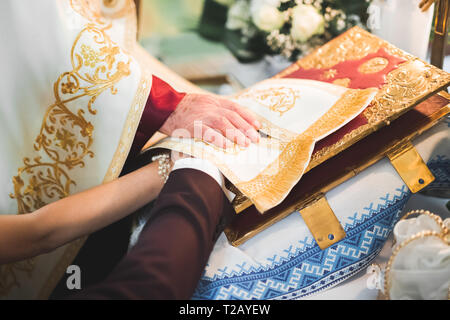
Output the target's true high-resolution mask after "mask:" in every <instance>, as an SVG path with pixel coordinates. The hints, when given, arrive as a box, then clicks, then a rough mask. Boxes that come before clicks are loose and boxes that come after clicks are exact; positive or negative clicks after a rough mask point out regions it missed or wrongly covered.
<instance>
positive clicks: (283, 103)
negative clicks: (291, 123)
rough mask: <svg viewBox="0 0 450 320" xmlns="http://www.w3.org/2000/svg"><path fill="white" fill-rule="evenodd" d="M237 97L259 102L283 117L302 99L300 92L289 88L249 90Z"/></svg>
mask: <svg viewBox="0 0 450 320" xmlns="http://www.w3.org/2000/svg"><path fill="white" fill-rule="evenodd" d="M237 97H238V98H240V99H242V98H250V99H252V100H254V101H257V102H258V103H260V104H261V105H263V106H265V107H266V108H268V109H270V110H271V111H273V112H277V113H278V114H279V115H280V117H281V116H283V114H284V113H286V112H287V111H289V110H291V109H292V108H293V107H294V106H295V103H296V101H297V99H299V98H300V92H298V91H297V90H294V89H292V88H287V87H278V88H271V89H270V90H264V89H262V90H252V89H249V90H246V91H244V92H243V93H241V94H238V95H237Z"/></svg>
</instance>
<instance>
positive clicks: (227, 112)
mask: <svg viewBox="0 0 450 320" xmlns="http://www.w3.org/2000/svg"><path fill="white" fill-rule="evenodd" d="M260 127H261V124H260V123H259V122H258V121H257V120H256V118H255V117H254V116H253V114H252V113H250V112H249V111H247V110H245V109H243V108H241V107H239V105H237V104H236V103H234V102H232V101H229V100H227V99H223V98H220V97H217V96H214V95H207V94H187V95H186V96H185V97H184V98H183V100H181V102H180V103H179V105H178V106H177V108H176V109H175V111H174V112H173V113H172V114H171V115H170V117H169V118H168V119H167V120H166V122H165V123H164V124H163V126H162V127H161V129H160V131H161V132H162V133H164V134H167V135H169V136H176V137H186V138H187V137H190V138H197V139H202V140H204V141H207V142H209V143H212V144H215V145H216V146H218V147H221V148H228V147H231V146H232V145H233V143H232V142H235V143H237V144H238V145H240V146H243V147H247V146H249V145H250V142H255V143H256V142H258V141H259V134H258V132H257V131H256V130H258V129H259V128H260Z"/></svg>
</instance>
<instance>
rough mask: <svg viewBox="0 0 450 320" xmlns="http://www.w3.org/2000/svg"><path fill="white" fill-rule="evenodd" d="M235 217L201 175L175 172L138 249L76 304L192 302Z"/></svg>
mask: <svg viewBox="0 0 450 320" xmlns="http://www.w3.org/2000/svg"><path fill="white" fill-rule="evenodd" d="M234 214H235V212H234V209H233V207H232V206H231V204H230V203H229V201H228V199H227V198H226V196H225V194H224V193H223V191H222V189H221V188H220V186H219V185H218V184H217V182H216V181H215V180H214V179H213V178H211V177H210V176H209V175H207V174H206V173H204V172H202V171H198V170H194V169H180V170H175V171H174V172H172V174H171V175H170V178H169V180H168V181H167V183H166V184H165V186H164V188H163V190H162V191H161V194H160V196H159V198H158V200H157V201H156V203H155V206H154V207H153V209H152V214H151V218H150V220H149V222H148V223H147V225H146V226H145V228H144V230H143V231H142V233H141V236H140V239H139V241H138V243H137V244H136V246H135V247H134V248H133V249H132V250H131V251H130V252H129V253H128V254H127V255H126V256H125V257H124V259H123V260H122V261H121V262H120V263H119V264H118V265H117V266H116V268H115V269H114V270H113V271H112V272H111V274H110V275H109V276H108V277H107V278H106V279H105V280H104V281H103V282H101V283H99V284H97V285H95V286H93V287H90V288H86V289H83V290H82V291H81V292H79V293H78V294H77V295H74V296H72V297H69V298H73V299H189V298H190V297H191V296H192V294H193V293H194V290H195V288H196V286H197V283H198V281H199V279H200V276H201V274H202V272H203V270H204V268H205V265H206V263H207V261H208V258H209V255H210V253H211V251H212V249H213V246H214V244H215V240H216V238H217V236H218V234H219V233H220V232H221V231H223V228H224V226H225V224H226V222H227V221H229V220H230V219H232V217H233V216H234Z"/></svg>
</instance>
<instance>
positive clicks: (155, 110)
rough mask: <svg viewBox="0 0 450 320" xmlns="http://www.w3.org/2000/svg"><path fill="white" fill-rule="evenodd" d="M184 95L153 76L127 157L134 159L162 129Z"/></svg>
mask: <svg viewBox="0 0 450 320" xmlns="http://www.w3.org/2000/svg"><path fill="white" fill-rule="evenodd" d="M185 95H186V93H184V92H183V93H181V92H178V91H175V90H174V89H173V88H172V87H171V86H170V85H169V84H167V83H166V82H165V81H163V80H161V79H159V78H158V77H155V76H153V81H152V89H151V91H150V95H149V96H148V99H147V103H146V105H145V109H144V112H143V113H142V117H141V121H140V123H139V127H138V129H137V131H136V135H135V137H134V141H133V145H132V146H131V150H130V154H129V157H134V156H135V155H137V154H138V153H139V151H140V150H141V149H142V147H143V146H144V145H145V143H146V142H147V141H148V140H149V139H150V138H151V137H152V136H153V134H154V133H155V132H156V131H158V130H159V129H160V128H161V127H162V125H163V124H164V122H165V121H166V120H167V118H168V117H169V116H170V115H171V114H172V112H173V111H174V110H175V109H176V107H177V106H178V104H179V103H180V101H181V100H182V99H183V98H184V96H185Z"/></svg>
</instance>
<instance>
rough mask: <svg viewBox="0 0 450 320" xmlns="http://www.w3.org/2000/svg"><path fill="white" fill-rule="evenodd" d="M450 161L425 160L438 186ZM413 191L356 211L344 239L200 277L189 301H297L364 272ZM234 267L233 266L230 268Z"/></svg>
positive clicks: (301, 245)
mask: <svg viewBox="0 0 450 320" xmlns="http://www.w3.org/2000/svg"><path fill="white" fill-rule="evenodd" d="M448 164H449V159H448V158H446V157H444V156H437V157H435V158H434V159H433V160H431V161H430V162H429V166H430V169H431V170H432V172H433V174H435V177H436V182H435V183H440V182H441V181H447V182H448V181H450V168H449V166H448ZM410 195H411V193H410V191H409V190H408V188H407V187H406V186H405V185H404V186H403V187H402V188H400V189H397V190H396V191H395V194H389V193H388V194H386V196H385V197H382V198H381V199H380V200H381V203H380V204H377V205H375V204H374V203H370V204H369V205H368V206H367V207H366V208H364V212H363V213H362V214H361V213H360V214H358V213H356V212H355V213H354V215H353V216H352V217H350V219H349V220H350V221H351V222H350V223H346V225H345V226H344V229H345V231H346V233H347V236H346V238H345V239H343V240H341V241H339V242H338V243H336V244H334V245H333V246H331V247H329V248H327V249H325V250H320V248H319V246H318V245H317V244H316V243H315V241H314V240H312V239H311V238H307V239H305V240H304V241H299V242H298V243H297V246H296V247H294V246H292V245H291V246H289V248H287V249H286V250H284V252H286V253H287V256H284V257H279V256H277V255H275V256H274V257H273V258H271V259H269V261H272V264H271V265H268V266H258V267H254V266H252V267H250V268H245V262H244V263H243V264H242V265H239V266H237V267H238V268H240V270H239V271H236V270H234V271H231V272H227V268H226V267H225V268H224V269H222V270H219V272H218V273H216V274H214V276H213V277H207V276H205V275H203V277H202V278H201V280H200V282H199V283H198V286H197V289H196V291H195V293H194V295H193V299H216V300H217V299H219V300H221V299H226V300H233V299H258V300H259V299H262V300H266V299H298V298H301V297H304V296H307V295H311V294H313V293H316V292H318V291H322V290H324V289H326V288H329V287H332V286H335V285H337V284H339V283H341V282H342V281H344V280H346V279H347V278H349V277H351V276H352V275H354V274H356V273H358V272H360V271H361V270H362V269H364V268H366V267H367V266H368V265H369V264H370V263H371V261H372V260H373V259H375V257H376V256H377V255H378V253H379V252H380V251H381V249H382V248H383V245H384V243H385V242H386V240H387V238H388V236H389V234H390V233H391V231H392V229H393V227H394V225H395V223H396V222H397V221H398V219H399V214H400V212H401V210H402V209H403V207H404V205H405V204H406V202H407V201H408V199H409V197H410ZM234 269H236V268H234Z"/></svg>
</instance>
